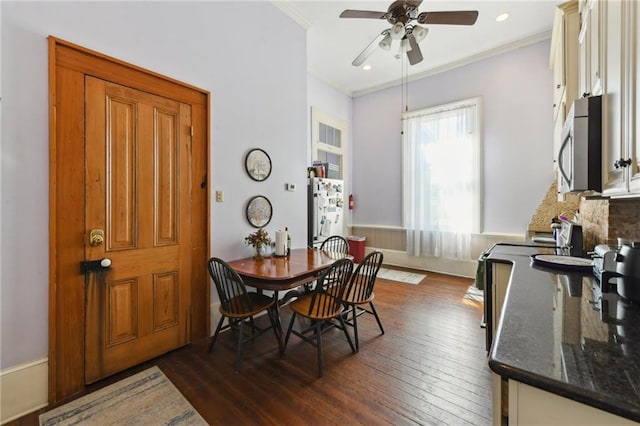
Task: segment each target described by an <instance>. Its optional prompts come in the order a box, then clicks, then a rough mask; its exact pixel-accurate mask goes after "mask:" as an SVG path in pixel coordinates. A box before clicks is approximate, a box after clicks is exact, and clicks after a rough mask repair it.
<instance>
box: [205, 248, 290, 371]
mask: <svg viewBox="0 0 640 426" xmlns="http://www.w3.org/2000/svg"><path fill="white" fill-rule="evenodd" d="M208 268H209V275H211V279H213V282H214V284H215V286H216V290H217V292H218V297H219V298H220V308H219V310H220V314H221V315H222V317H221V318H220V321H218V326H217V327H216V331H215V333H214V334H213V336H211V341H210V342H209V350H208V352H209V353H211V350H212V349H213V345H214V344H215V343H216V339H217V338H218V334H220V332H221V331H222V330H226V329H228V328H232V329H237V330H238V343H237V347H236V364H235V370H236V372H239V371H240V363H241V359H242V345H243V344H244V343H246V342H248V341H250V340H253V339H255V338H256V337H258V336H260V335H261V334H263V333H265V332H266V331H268V330H270V329H273V332H274V334H275V336H276V340H279V338H278V334H277V331H276V318H275V316H274V315H275V312H274V309H273V307H274V304H275V301H274V300H273V298H271V297H268V296H265V295H263V294H258V293H254V292H248V291H247V288H246V286H245V284H244V282H243V281H242V278H241V277H240V275H238V273H237V272H236V271H234V270H233V268H231V267H230V266H229V265H228V264H227V262H225V261H224V260H222V259H219V258H216V257H212V258H211V259H209V262H208ZM262 311H266V312H267V315H268V316H269V321H270V323H271V326H270V327H266V328H259V327H257V326H256V325H255V324H254V322H253V317H254V315H256V314H258V313H260V312H262ZM225 318H227V319H228V324H227V325H225V326H223V323H224V320H225ZM245 323H248V325H249V327H250V328H251V334H249V335H248V336H246V337H245V333H244V326H245Z"/></svg>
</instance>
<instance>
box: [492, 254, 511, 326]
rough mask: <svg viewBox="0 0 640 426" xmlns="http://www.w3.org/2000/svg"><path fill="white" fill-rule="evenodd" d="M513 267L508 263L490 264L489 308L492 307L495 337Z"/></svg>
mask: <svg viewBox="0 0 640 426" xmlns="http://www.w3.org/2000/svg"><path fill="white" fill-rule="evenodd" d="M512 268H513V265H511V264H510V263H497V262H493V263H492V264H491V285H492V288H491V292H492V293H491V294H492V297H493V300H492V301H491V303H492V304H491V306H492V307H493V309H492V312H491V316H492V318H491V320H492V324H493V330H492V331H493V336H495V335H496V329H497V327H498V321H499V320H500V315H501V314H502V305H503V304H504V298H505V295H506V293H507V287H508V286H509V280H510V279H511V269H512Z"/></svg>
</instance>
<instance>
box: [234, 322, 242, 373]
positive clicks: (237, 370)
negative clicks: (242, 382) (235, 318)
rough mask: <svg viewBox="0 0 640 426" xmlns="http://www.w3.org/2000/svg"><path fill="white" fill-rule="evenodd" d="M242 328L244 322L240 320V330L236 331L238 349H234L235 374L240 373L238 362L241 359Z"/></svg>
mask: <svg viewBox="0 0 640 426" xmlns="http://www.w3.org/2000/svg"><path fill="white" fill-rule="evenodd" d="M243 328H244V320H242V319H241V320H240V329H239V330H238V348H237V349H236V373H239V372H240V361H241V357H242V335H243Z"/></svg>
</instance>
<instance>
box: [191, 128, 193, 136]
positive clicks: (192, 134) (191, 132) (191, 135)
mask: <svg viewBox="0 0 640 426" xmlns="http://www.w3.org/2000/svg"><path fill="white" fill-rule="evenodd" d="M191 137H193V126H191Z"/></svg>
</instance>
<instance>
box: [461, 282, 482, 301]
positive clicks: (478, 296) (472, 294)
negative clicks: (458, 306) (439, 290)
mask: <svg viewBox="0 0 640 426" xmlns="http://www.w3.org/2000/svg"><path fill="white" fill-rule="evenodd" d="M464 298H465V299H469V300H475V301H476V302H484V292H483V291H482V290H480V289H478V287H476V286H475V284H474V285H471V286H469V288H468V289H467V293H466V294H465V295H464Z"/></svg>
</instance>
